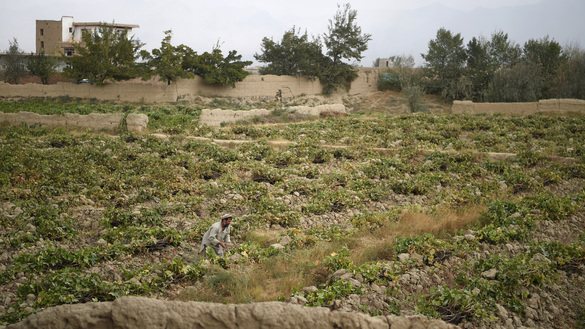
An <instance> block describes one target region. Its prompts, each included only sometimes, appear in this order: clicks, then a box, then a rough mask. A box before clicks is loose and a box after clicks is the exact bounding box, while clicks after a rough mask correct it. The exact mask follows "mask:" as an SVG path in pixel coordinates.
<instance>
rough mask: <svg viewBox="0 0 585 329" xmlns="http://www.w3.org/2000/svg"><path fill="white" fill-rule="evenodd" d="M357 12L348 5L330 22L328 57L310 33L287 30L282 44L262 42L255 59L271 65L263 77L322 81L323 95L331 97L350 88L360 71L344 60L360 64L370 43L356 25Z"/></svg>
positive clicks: (267, 67)
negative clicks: (290, 76) (341, 90)
mask: <svg viewBox="0 0 585 329" xmlns="http://www.w3.org/2000/svg"><path fill="white" fill-rule="evenodd" d="M356 18H357V11H355V10H352V9H351V6H350V5H349V4H346V5H345V6H344V7H343V8H341V6H338V11H337V13H336V14H335V16H334V17H333V19H332V20H329V33H328V34H324V36H323V38H324V42H325V45H326V46H327V54H326V55H323V53H322V50H321V42H320V40H319V39H318V38H313V40H312V41H309V37H308V35H307V32H305V34H303V35H301V34H300V33H299V32H297V30H296V28H295V27H293V28H292V29H291V30H289V31H286V32H285V33H284V36H283V38H282V41H281V42H280V43H278V42H274V40H272V39H268V38H264V39H263V40H262V53H260V54H255V55H254V57H255V58H256V59H257V60H258V61H260V62H263V63H268V65H267V66H266V67H265V68H263V69H262V70H261V73H262V74H277V75H284V74H286V75H294V76H303V77H307V78H315V77H317V78H319V81H320V82H321V85H322V86H323V93H324V94H330V93H332V92H333V91H335V90H336V89H337V88H339V87H345V88H346V89H348V88H349V87H350V86H351V82H352V81H353V80H355V79H356V78H357V76H358V73H357V69H356V68H355V67H354V66H352V65H350V64H347V63H344V62H343V60H356V61H359V60H361V59H362V58H363V56H362V52H363V51H365V50H366V49H367V44H368V42H369V41H370V40H371V35H370V34H364V33H362V30H361V27H359V26H358V25H357V24H356Z"/></svg>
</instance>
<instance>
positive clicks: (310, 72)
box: [254, 26, 324, 78]
mask: <svg viewBox="0 0 585 329" xmlns="http://www.w3.org/2000/svg"><path fill="white" fill-rule="evenodd" d="M261 47H262V52H261V53H260V54H258V53H256V54H254V58H255V59H256V60H257V61H259V62H261V63H268V65H266V66H265V67H263V68H262V69H260V74H274V75H292V76H303V77H307V78H316V77H318V76H319V71H320V64H321V63H322V62H323V57H324V55H323V53H322V50H321V41H320V40H319V38H313V40H309V36H308V34H307V32H306V31H305V34H300V30H299V31H297V30H296V28H295V27H294V26H293V28H291V29H290V30H289V31H286V32H284V35H283V36H282V40H281V41H280V42H275V41H274V40H273V39H269V38H264V39H262V45H261Z"/></svg>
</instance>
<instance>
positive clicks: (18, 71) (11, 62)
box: [3, 38, 26, 84]
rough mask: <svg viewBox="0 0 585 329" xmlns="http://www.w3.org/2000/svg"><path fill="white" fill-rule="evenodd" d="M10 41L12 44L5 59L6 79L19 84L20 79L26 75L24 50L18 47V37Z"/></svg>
mask: <svg viewBox="0 0 585 329" xmlns="http://www.w3.org/2000/svg"><path fill="white" fill-rule="evenodd" d="M8 42H9V45H10V46H9V47H8V51H7V52H6V56H5V57H4V61H3V63H4V79H5V80H6V81H8V83H14V84H18V81H19V80H20V79H21V78H22V77H24V76H25V75H26V62H25V58H24V52H23V51H22V50H21V49H20V47H18V41H17V40H16V38H13V39H12V41H8Z"/></svg>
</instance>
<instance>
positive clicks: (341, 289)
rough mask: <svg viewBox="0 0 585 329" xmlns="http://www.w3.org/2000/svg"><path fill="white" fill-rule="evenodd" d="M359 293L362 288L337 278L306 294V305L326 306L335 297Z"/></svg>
mask: <svg viewBox="0 0 585 329" xmlns="http://www.w3.org/2000/svg"><path fill="white" fill-rule="evenodd" d="M361 293H362V290H361V289H360V288H356V287H353V286H352V285H351V283H350V282H349V281H345V280H337V281H334V282H332V283H331V284H328V285H326V286H325V287H324V288H322V289H318V290H316V291H314V292H311V293H309V294H306V295H305V298H306V299H307V306H328V305H330V304H331V303H332V302H333V301H334V300H336V299H339V298H342V297H345V296H349V295H350V294H361Z"/></svg>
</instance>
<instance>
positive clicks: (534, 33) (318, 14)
mask: <svg viewBox="0 0 585 329" xmlns="http://www.w3.org/2000/svg"><path fill="white" fill-rule="evenodd" d="M345 2H349V3H350V4H351V6H352V9H356V10H357V11H358V16H357V21H358V25H360V26H361V27H362V31H363V32H366V33H370V34H372V40H371V41H370V43H369V49H368V50H367V51H366V52H365V53H364V55H365V58H364V59H363V60H362V62H361V65H362V66H371V65H372V62H373V61H374V60H375V59H376V58H379V57H380V58H385V57H388V56H392V55H402V54H406V55H409V54H410V55H413V56H415V58H417V60H418V62H419V63H420V62H421V61H422V60H421V59H420V53H426V52H427V50H428V42H429V41H430V40H431V39H433V38H434V37H435V36H436V32H437V30H438V29H439V28H441V27H444V28H446V29H449V30H451V31H452V32H454V33H461V35H462V36H463V37H464V42H465V44H467V42H468V41H469V40H470V39H471V38H472V37H474V36H475V37H479V36H483V37H487V38H489V37H490V36H491V34H492V33H494V32H496V31H503V32H506V33H508V36H509V38H510V39H511V40H513V41H515V42H516V43H518V44H520V45H523V44H524V42H526V41H527V40H529V39H540V38H543V37H545V36H547V35H549V36H550V37H551V38H553V39H555V40H556V41H558V42H559V43H560V44H561V45H563V46H565V45H567V44H579V45H580V46H581V47H582V48H584V47H585V19H583V18H582V16H583V14H585V0H410V1H405V0H360V1H337V0H296V1H286V2H285V1H280V0H252V1H246V0H238V1H236V0H214V1H211V0H166V1H163V0H142V1H140V0H93V1H80V0H0V52H5V51H6V50H7V49H8V47H9V40H12V38H13V37H16V39H17V40H18V43H19V45H20V47H21V49H23V50H24V51H26V52H32V51H34V50H35V49H34V47H35V21H36V20H37V19H42V20H60V19H61V17H62V16H73V18H74V20H75V21H76V22H108V23H110V22H113V21H115V22H117V23H122V24H138V25H140V28H139V29H136V30H135V37H136V38H138V39H140V40H141V41H142V42H144V43H146V45H145V46H144V48H143V49H146V50H149V51H150V50H152V49H153V48H158V47H159V46H160V42H161V40H162V38H163V37H164V31H165V30H169V29H170V30H172V31H173V41H172V43H173V44H174V45H179V44H185V45H187V46H189V47H191V48H192V49H193V50H195V51H197V52H198V53H203V52H205V51H210V50H211V49H212V48H213V46H214V45H215V44H216V43H217V42H218V41H219V42H220V44H221V45H222V47H221V49H222V50H223V51H224V54H227V51H229V50H237V51H238V53H239V54H241V55H243V59H244V60H253V59H254V58H253V55H254V53H256V52H259V51H260V45H261V42H262V38H263V37H269V38H274V40H275V41H280V39H281V38H282V35H283V33H284V32H285V31H287V30H289V29H290V28H291V27H293V26H296V27H297V28H301V29H303V31H304V30H305V29H306V30H307V32H308V33H309V34H310V35H315V36H322V35H323V33H326V32H327V27H328V25H329V19H331V18H332V17H333V16H334V14H335V12H336V11H337V4H343V3H345ZM293 4H294V5H293Z"/></svg>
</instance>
